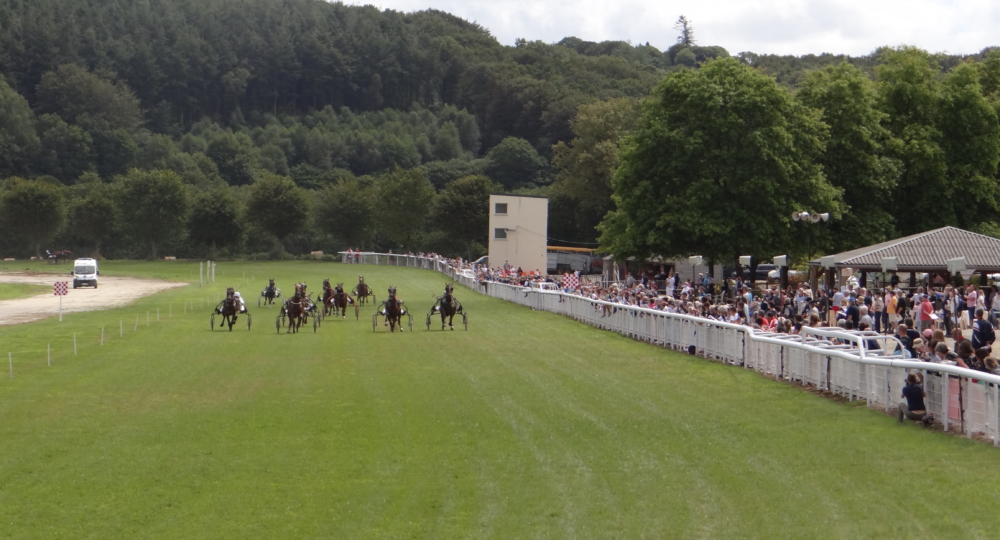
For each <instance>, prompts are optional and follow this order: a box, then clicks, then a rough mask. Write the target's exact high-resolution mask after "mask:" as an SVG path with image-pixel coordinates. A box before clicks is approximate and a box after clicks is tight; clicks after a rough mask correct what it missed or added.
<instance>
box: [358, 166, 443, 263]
mask: <svg viewBox="0 0 1000 540" xmlns="http://www.w3.org/2000/svg"><path fill="white" fill-rule="evenodd" d="M372 195H373V197H372V204H373V206H374V216H375V226H376V231H377V232H378V235H379V238H380V240H382V241H383V242H384V243H385V244H387V245H388V246H397V247H399V246H402V247H412V246H413V245H414V244H415V241H416V240H417V238H418V237H419V234H420V231H421V230H422V229H423V226H424V223H425V222H426V221H427V218H428V216H429V215H430V209H431V203H432V202H433V200H434V187H433V186H431V183H430V182H429V181H428V180H427V177H426V176H425V175H424V173H423V172H422V171H420V170H419V169H410V170H403V169H399V168H397V169H393V170H392V171H389V172H387V173H384V174H382V175H379V176H378V177H376V178H375V181H374V182H373V184H372Z"/></svg>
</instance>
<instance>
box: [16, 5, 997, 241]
mask: <svg viewBox="0 0 1000 540" xmlns="http://www.w3.org/2000/svg"><path fill="white" fill-rule="evenodd" d="M684 36H687V38H688V39H689V40H688V41H684V40H681V41H682V42H679V43H678V44H676V45H674V46H672V47H670V48H669V49H667V50H666V51H661V50H658V49H657V48H655V47H652V46H649V45H648V44H645V45H642V44H638V45H637V44H631V43H626V42H622V41H612V42H602V43H594V42H587V41H583V40H580V39H577V38H573V37H569V38H566V39H564V40H562V41H560V42H559V43H556V44H546V43H541V42H537V41H530V42H529V41H524V40H520V41H518V42H517V43H516V44H515V45H514V46H503V45H500V44H499V43H498V42H497V41H496V39H495V38H493V37H492V36H491V35H490V33H489V32H488V30H486V29H484V28H482V27H480V26H478V25H476V24H473V23H470V22H467V21H464V20H462V19H460V18H457V17H454V16H452V15H449V14H447V13H443V12H440V11H435V10H428V11H422V12H416V13H410V14H404V13H400V12H396V11H391V10H386V11H380V10H378V9H376V8H374V7H371V6H365V7H356V6H345V5H343V4H340V3H328V2H324V1H321V0H283V1H277V0H267V1H260V0H198V1H194V0H148V1H142V2H140V1H136V0H119V1H117V2H106V1H101V0H38V1H32V2H22V1H18V0H0V74H2V78H0V179H2V178H7V179H8V180H7V181H0V189H4V190H6V191H5V193H6V192H9V191H10V190H11V189H12V187H11V186H14V185H15V184H16V185H20V186H22V188H23V186H24V185H26V184H29V182H22V181H21V180H20V179H25V180H27V179H35V180H37V181H38V182H41V183H44V184H48V185H51V186H55V187H56V189H57V191H59V193H60V197H61V200H62V203H60V204H61V205H62V208H63V210H62V212H63V213H64V214H65V215H66V216H67V220H66V221H65V222H63V223H65V224H66V227H63V228H60V229H59V230H56V231H54V232H52V233H51V234H52V235H54V237H51V239H50V240H46V242H54V243H55V244H57V245H59V246H60V247H72V248H76V249H78V250H86V249H93V248H94V246H95V244H94V240H93V239H92V235H91V239H89V240H88V239H87V238H88V235H85V234H81V233H80V231H81V230H82V228H81V226H80V224H79V223H77V221H74V220H76V219H78V218H79V216H80V214H79V212H80V210H74V208H77V206H78V205H79V204H82V203H81V202H80V201H83V200H87V199H88V197H91V195H90V193H91V192H92V191H94V187H95V186H100V185H104V186H108V187H113V186H119V185H121V183H122V182H123V180H124V179H126V178H128V177H143V175H146V177H157V178H161V177H170V178H173V177H174V176H175V177H176V179H178V180H179V181H180V183H181V184H182V185H183V186H184V192H185V196H184V204H185V206H184V207H183V211H184V212H185V214H184V216H183V217H184V219H185V220H190V219H191V215H192V214H191V212H193V211H194V209H195V208H196V207H197V205H196V204H195V203H196V202H197V201H200V200H202V199H204V198H205V197H206V196H207V195H206V194H212V197H213V198H215V199H219V198H220V197H223V195H224V197H223V198H225V199H226V200H231V201H235V203H234V204H235V206H234V207H233V208H234V209H235V210H233V211H234V212H235V214H234V219H235V220H236V221H235V223H236V224H237V225H238V229H239V230H240V231H241V233H240V234H239V235H236V236H234V237H232V238H226V239H215V247H216V249H225V250H226V251H227V252H229V253H232V254H246V253H259V252H274V253H278V252H280V251H281V249H280V248H281V247H284V248H285V249H288V250H290V251H293V252H302V251H305V250H310V249H322V248H325V249H327V250H332V249H338V248H343V247H347V245H348V244H349V243H350V244H351V245H352V246H353V247H370V248H379V249H396V250H398V249H402V248H411V247H412V248H418V249H419V248H426V249H430V248H435V249H437V250H440V251H443V252H450V253H454V254H466V255H468V254H475V253H477V252H478V251H481V250H482V245H483V244H484V243H485V230H483V231H482V232H481V233H477V234H471V233H469V232H468V229H467V227H468V226H469V223H470V222H463V221H462V219H463V218H462V217H461V216H465V217H467V218H469V219H471V220H473V221H472V222H471V223H479V221H482V220H483V219H485V218H484V216H485V214H484V213H483V212H485V209H482V210H479V209H477V208H461V207H459V206H456V205H460V204H472V205H476V204H479V203H478V202H476V201H481V200H482V197H483V193H484V190H485V191H490V190H493V191H519V192H525V193H532V194H541V195H547V196H549V197H550V198H551V207H550V236H552V240H551V243H570V244H572V245H596V238H597V231H596V229H595V226H596V225H597V224H598V223H599V222H600V220H601V218H602V217H603V216H604V215H605V214H606V213H607V212H608V211H609V210H612V209H613V208H614V205H613V203H612V200H611V196H610V195H611V176H612V174H613V173H614V171H615V168H616V167H617V155H618V150H617V149H618V143H619V141H620V140H621V139H622V138H623V137H624V136H625V135H627V134H628V133H630V132H631V130H632V128H633V126H634V123H635V121H636V118H637V115H638V111H639V105H638V104H639V102H640V101H641V100H642V99H643V98H645V97H646V96H648V95H649V94H650V92H651V91H652V90H653V89H654V87H655V86H656V85H657V83H658V82H659V81H661V80H662V79H663V78H664V77H665V76H666V75H668V74H670V73H674V72H678V71H679V70H684V69H688V68H692V69H698V67H699V66H701V65H703V64H704V63H706V62H708V61H711V60H712V59H715V58H723V57H728V56H729V53H728V52H727V51H726V50H725V49H723V48H721V47H717V46H699V45H696V44H695V43H694V41H693V39H690V38H692V34H691V33H690V32H685V34H684ZM885 53H886V50H879V51H874V52H873V53H872V54H871V55H868V56H865V57H860V58H849V57H843V56H835V55H822V56H804V57H779V56H768V55H756V54H753V53H740V54H739V55H737V57H736V58H737V59H738V60H739V61H740V62H741V63H743V64H744V65H749V66H752V67H755V68H757V69H759V70H760V71H762V72H763V73H766V74H768V75H771V76H773V77H775V78H776V79H777V80H778V82H779V83H780V84H782V85H784V86H785V87H786V88H789V89H791V90H793V91H794V90H796V89H797V88H798V87H799V86H800V85H801V84H802V82H803V81H804V80H805V76H806V74H807V73H808V72H809V71H810V70H814V69H818V68H822V67H824V66H832V65H836V64H839V63H840V62H843V61H847V62H849V63H850V64H852V65H854V66H856V67H858V68H859V69H860V70H861V71H862V72H863V73H865V74H866V76H868V77H872V78H873V77H874V76H875V72H876V67H877V66H878V65H879V64H880V63H881V62H883V60H882V59H883V57H884V55H885ZM984 55H985V51H984ZM984 55H977V56H976V58H980V57H983V56H984ZM931 60H932V61H934V62H935V68H934V69H935V70H936V73H937V74H938V75H936V76H937V77H940V76H943V74H944V73H947V72H948V71H949V70H950V69H951V68H953V67H954V66H956V65H958V64H959V63H961V62H962V61H963V60H966V59H964V58H961V57H954V56H941V55H939V56H935V57H933V58H931ZM167 172H169V173H170V174H167ZM150 175H151V176H150ZM404 176H405V177H406V178H411V179H412V178H421V179H422V180H421V182H419V183H420V185H421V186H424V185H425V184H424V183H426V186H429V191H428V190H424V187H419V188H416V187H413V186H410V187H413V189H416V190H417V191H418V192H422V191H426V193H427V194H428V197H422V196H418V195H419V194H416V192H414V193H410V196H408V197H404V198H402V199H399V200H398V201H397V203H396V204H400V205H406V206H411V205H414V204H424V205H426V207H425V208H421V209H420V212H419V213H418V215H415V216H413V221H412V222H411V223H409V225H408V227H409V228H410V229H412V231H411V232H409V233H408V234H405V235H401V234H389V233H386V230H387V229H386V228H385V226H384V225H383V223H382V222H381V221H380V220H385V219H386V216H385V215H384V214H378V211H377V210H378V208H379V205H380V204H383V203H385V202H386V201H387V199H384V198H380V197H382V196H387V195H386V194H385V193H381V192H379V190H378V188H377V186H379V185H380V183H379V182H380V181H379V179H382V178H397V177H404ZM12 178H16V179H18V180H10V179H12ZM274 178H282V179H290V183H283V185H286V186H294V187H295V188H296V189H297V190H299V191H297V192H296V193H299V194H300V195H302V198H303V200H304V201H306V202H305V203H304V206H303V207H302V208H303V211H304V212H305V215H306V218H307V219H305V221H303V222H302V224H301V226H300V227H298V228H296V230H294V231H292V232H290V233H288V234H287V235H284V236H280V237H279V236H276V233H275V232H273V231H271V232H269V231H268V230H267V229H266V227H263V226H261V224H260V222H259V220H258V221H254V219H252V216H250V215H249V214H248V212H249V209H248V207H247V203H248V200H249V195H248V193H249V192H250V191H251V190H252V189H253V186H254V185H255V184H256V183H257V182H258V181H260V179H272V180H273V179H274ZM459 179H464V180H463V182H462V183H461V184H458V185H454V186H453V185H452V184H454V183H455V182H456V181H457V180H459ZM414 185H415V184H414ZM116 189H117V188H116ZM97 191H99V192H102V193H103V192H104V191H105V190H104V189H103V188H102V189H98V190H97ZM111 192H114V193H111ZM108 193H109V194H108V195H107V196H105V195H101V197H103V198H105V199H107V200H108V201H111V202H112V203H114V204H115V205H117V204H119V203H120V201H121V200H122V199H121V198H120V194H117V193H118V192H117V191H116V190H114V189H112V190H110V191H108ZM333 193H337V194H338V195H336V196H337V197H341V198H344V197H346V198H347V199H346V200H352V201H353V202H354V204H355V207H356V208H361V209H369V210H366V212H368V214H367V217H368V218H369V219H370V220H372V221H371V222H366V223H365V224H363V225H364V226H363V227H357V228H354V227H351V226H349V223H346V224H345V223H341V224H340V225H337V223H338V222H337V220H336V219H333V220H332V221H331V219H326V218H321V215H324V212H325V215H326V216H327V218H329V217H330V212H332V211H333V210H331V209H330V204H332V203H330V200H331V198H332V197H334V195H332V194H333ZM380 193H381V195H380ZM459 194H461V196H459ZM112 195H114V196H112ZM350 197H355V199H350ZM449 197H450V198H449ZM324 201H325V202H324ZM323 204H326V205H327V206H326V207H323ZM323 208H325V210H323ZM121 211H124V209H123V208H121V207H120V206H115V213H116V215H114V216H109V219H110V218H114V223H115V227H117V228H112V229H109V230H110V231H112V232H110V233H108V234H107V235H106V236H104V237H103V238H104V239H105V241H104V243H103V244H102V252H103V253H104V254H105V255H108V256H115V257H118V256H130V257H141V256H147V255H149V254H150V253H151V247H152V246H151V245H149V242H148V241H145V240H141V239H140V237H137V236H135V235H130V234H125V233H126V232H127V230H126V229H127V226H126V224H127V222H128V220H120V219H118V218H120V217H121V216H119V215H117V214H118V213H120V212H121ZM74 212H76V213H74ZM11 215H13V214H12V213H11V212H10V211H8V212H7V215H6V216H0V222H3V223H4V224H7V225H9V221H10V219H11V218H10V216H11ZM352 215H353V214H352ZM359 215H360V214H359ZM377 216H381V218H379V217H377ZM446 216H459V217H458V218H449V217H446ZM449 220H451V221H456V223H458V225H454V224H449ZM56 221H59V220H56ZM184 223H185V225H184V226H183V227H181V228H180V229H178V230H177V231H175V232H176V235H177V236H176V237H174V238H170V239H168V240H167V244H161V249H160V250H159V251H160V252H161V253H162V246H163V245H169V246H170V247H171V249H172V251H174V252H176V254H180V255H184V254H198V253H201V252H204V251H205V250H209V249H211V245H212V242H206V241H198V240H196V238H197V236H198V234H199V233H197V232H196V231H195V229H194V228H193V227H194V225H193V224H192V222H190V221H185V222H184ZM350 223H356V221H352V222H350ZM120 227H126V229H119V228H120ZM390 228H391V227H390ZM484 229H485V226H484ZM13 230H14V229H9V228H8V229H7V232H9V231H13ZM221 240H225V241H224V242H220V241H221ZM32 244H33V242H30V241H27V240H26V239H25V238H23V237H22V236H14V235H11V234H0V251H2V252H3V253H17V254H21V255H23V254H27V253H29V252H33V251H34V249H35V246H34V245H32Z"/></svg>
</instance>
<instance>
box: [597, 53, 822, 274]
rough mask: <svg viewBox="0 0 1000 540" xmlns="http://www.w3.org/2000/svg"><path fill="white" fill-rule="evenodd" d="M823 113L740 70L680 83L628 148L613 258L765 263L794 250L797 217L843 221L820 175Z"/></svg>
mask: <svg viewBox="0 0 1000 540" xmlns="http://www.w3.org/2000/svg"><path fill="white" fill-rule="evenodd" d="M826 137H827V133H826V129H825V126H824V125H823V123H822V122H820V120H819V112H818V111H815V110H813V109H809V108H807V107H805V106H803V105H801V104H799V103H797V102H795V101H794V100H793V99H792V97H791V95H790V94H789V93H788V91H787V90H785V89H783V88H781V87H780V86H778V84H777V83H776V82H775V81H774V79H772V78H770V77H767V76H766V75H763V74H761V73H759V72H757V71H756V70H754V69H753V68H750V67H748V66H745V65H742V64H740V63H739V62H738V61H737V60H735V59H730V58H726V59H720V60H714V61H711V62H708V63H707V64H705V65H704V66H702V68H701V69H699V70H698V71H692V70H682V71H679V72H676V73H673V74H671V75H669V76H668V77H667V78H666V79H664V80H663V82H662V83H660V85H659V86H658V87H657V89H656V90H655V92H654V93H653V96H652V98H651V99H650V100H649V102H648V104H647V105H646V107H645V109H644V111H643V114H642V117H641V118H640V120H639V125H638V128H637V130H636V132H635V134H633V135H631V136H629V137H628V138H627V139H626V142H625V143H624V145H623V149H622V154H621V158H620V159H621V165H620V166H619V168H618V171H617V173H616V174H615V179H614V190H615V195H614V197H615V202H616V204H617V210H616V211H615V212H614V213H612V214H609V216H608V217H607V218H606V219H605V221H604V222H603V223H602V225H601V227H602V235H601V244H602V247H603V248H604V249H606V250H608V251H610V252H612V253H615V254H616V255H619V256H628V255H635V256H640V257H647V256H656V255H662V256H678V255H682V256H686V255H691V254H701V255H704V256H705V257H706V258H707V259H709V260H715V261H727V260H732V261H735V259H736V257H738V256H740V255H747V254H749V255H754V256H756V257H758V258H766V257H770V256H773V255H775V254H778V253H781V252H783V251H786V250H787V248H788V247H789V246H790V245H792V244H794V243H795V233H794V232H793V230H792V228H791V213H792V212H793V211H795V210H796V209H801V208H825V209H829V211H831V213H834V214H835V215H839V213H840V194H839V192H838V190H837V189H835V188H833V187H832V186H830V185H829V183H827V181H826V179H825V178H824V177H823V174H822V172H821V170H820V167H819V166H818V165H817V164H816V159H817V158H818V157H819V155H820V154H821V152H822V151H823V148H824V142H825V139H826Z"/></svg>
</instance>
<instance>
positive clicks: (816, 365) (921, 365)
mask: <svg viewBox="0 0 1000 540" xmlns="http://www.w3.org/2000/svg"><path fill="white" fill-rule="evenodd" d="M341 255H342V261H343V262H345V263H346V262H347V261H348V257H347V254H346V253H342V254H341ZM352 258H353V256H352ZM357 262H359V263H361V264H377V265H383V266H386V265H387V266H405V267H410V268H423V269H427V270H436V271H438V272H440V273H442V274H445V275H446V276H448V277H449V278H451V279H453V280H455V281H457V282H459V283H461V284H462V285H465V286H466V287H468V288H469V289H471V290H474V291H476V292H479V293H482V294H485V295H487V296H492V297H493V298H498V299H501V300H506V301H508V302H513V303H515V304H520V305H522V306H527V307H530V308H532V309H535V310H544V311H550V312H552V313H558V314H561V315H565V316H567V317H571V318H573V319H576V320H577V321H580V322H583V323H586V324H589V325H591V326H594V327H597V328H601V329H603V330H609V331H612V332H617V333H619V334H622V335H624V336H627V337H631V338H633V339H636V340H640V341H644V342H647V343H650V344H652V345H656V346H660V347H665V348H670V349H675V350H682V351H693V352H694V353H695V354H697V355H699V356H703V357H705V358H711V359H715V360H719V361H721V362H724V363H727V364H731V365H734V366H740V367H742V368H744V369H752V370H754V371H756V372H758V373H760V374H761V375H763V376H766V377H770V378H774V379H775V380H785V381H788V382H793V383H799V384H802V385H812V386H814V387H815V388H817V389H819V390H823V391H826V392H829V393H830V394H833V395H838V396H844V397H847V398H848V399H850V400H852V401H853V400H856V399H860V400H865V401H866V402H867V404H868V406H869V407H878V408H882V409H884V410H885V411H887V412H889V411H894V408H895V407H896V406H897V403H899V401H901V397H900V394H901V392H902V388H903V385H904V381H905V379H906V376H907V374H908V373H910V372H912V371H919V372H921V373H922V374H923V379H924V390H925V392H926V393H927V399H926V405H927V408H928V410H929V411H930V412H931V413H932V414H933V415H934V418H935V419H936V420H938V421H939V422H941V423H942V424H943V425H944V428H945V430H948V429H950V428H952V427H954V426H958V427H959V428H960V429H961V430H962V431H963V432H964V433H965V434H966V436H968V437H970V438H971V437H973V436H974V435H981V436H983V437H986V438H989V439H991V440H992V441H993V444H994V445H995V446H996V445H1000V376H997V375H992V374H987V373H982V372H979V371H973V370H969V369H963V368H960V367H957V366H948V365H942V364H933V363H927V362H919V361H912V360H904V359H901V357H900V356H888V355H886V352H885V351H892V350H893V349H894V347H895V346H896V345H897V344H898V342H895V341H894V339H893V338H892V337H891V336H890V337H886V336H877V335H874V334H872V333H867V334H865V333H860V332H844V331H838V330H829V329H819V328H816V329H814V328H808V327H805V328H803V332H802V333H801V334H799V335H794V336H791V335H787V334H770V333H764V332H760V331H754V330H753V329H751V328H749V327H746V326H741V325H735V324H731V323H725V322H721V321H713V320H711V319H704V318H700V317H693V316H690V315H681V314H676V313H664V312H661V311H656V310H651V309H646V308H641V307H635V306H624V305H620V304H612V303H609V302H604V301H600V300H592V299H588V298H584V297H581V296H577V295H572V294H565V293H562V292H558V291H542V290H536V289H528V288H525V287H521V286H518V285H510V284H506V283H497V282H492V281H477V280H476V279H475V278H472V277H469V276H466V275H464V274H463V273H460V272H456V271H455V270H454V269H453V268H451V266H450V265H449V264H448V261H445V260H437V259H429V258H423V257H416V256H412V255H395V254H385V253H360V254H357ZM827 338H829V339H827ZM830 339H834V340H836V341H830ZM872 341H875V342H878V343H877V344H878V346H879V349H877V350H868V347H869V345H870V344H871V342H872ZM691 347H693V349H691Z"/></svg>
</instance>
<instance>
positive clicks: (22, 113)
mask: <svg viewBox="0 0 1000 540" xmlns="http://www.w3.org/2000/svg"><path fill="white" fill-rule="evenodd" d="M39 147H40V142H39V140H38V135H37V134H36V133H35V116H34V114H32V112H31V107H30V106H28V100H26V99H24V98H23V97H21V95H20V94H18V93H17V92H16V91H15V90H14V89H13V88H11V87H10V86H8V85H7V82H6V81H4V80H3V78H2V77H0V178H2V177H7V176H14V175H16V174H22V173H25V172H27V169H28V167H29V165H30V164H31V163H32V162H33V161H34V159H35V156H36V154H37V153H38V150H39Z"/></svg>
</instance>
